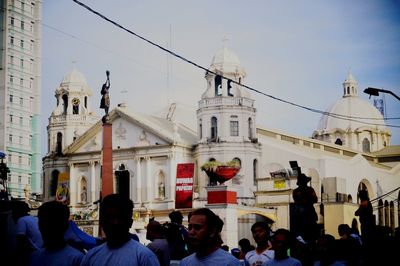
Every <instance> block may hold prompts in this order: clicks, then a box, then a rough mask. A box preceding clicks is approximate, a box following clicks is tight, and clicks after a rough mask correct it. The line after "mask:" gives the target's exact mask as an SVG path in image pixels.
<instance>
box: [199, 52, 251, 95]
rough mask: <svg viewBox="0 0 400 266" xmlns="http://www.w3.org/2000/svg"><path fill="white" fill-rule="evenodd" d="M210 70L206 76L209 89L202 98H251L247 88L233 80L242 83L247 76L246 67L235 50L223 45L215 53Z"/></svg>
mask: <svg viewBox="0 0 400 266" xmlns="http://www.w3.org/2000/svg"><path fill="white" fill-rule="evenodd" d="M209 70H210V72H207V73H206V76H205V78H206V80H207V90H206V92H205V93H204V94H203V95H202V98H211V97H215V96H228V97H234V96H235V97H246V98H250V93H249V92H248V91H247V90H246V89H244V88H242V87H241V86H239V85H237V84H235V83H233V82H232V80H233V81H235V82H237V83H239V84H241V83H242V82H243V79H244V78H245V77H246V72H245V70H244V67H243V66H242V65H241V64H240V61H239V58H238V57H237V55H236V54H235V53H234V52H232V51H231V50H229V49H228V48H226V47H223V48H222V49H221V50H219V51H218V52H217V53H216V54H215V55H214V57H213V59H212V62H211V65H210V68H209ZM211 72H213V73H211ZM221 76H223V77H225V78H227V79H224V78H222V77H221Z"/></svg>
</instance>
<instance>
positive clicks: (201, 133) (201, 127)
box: [199, 119, 203, 139]
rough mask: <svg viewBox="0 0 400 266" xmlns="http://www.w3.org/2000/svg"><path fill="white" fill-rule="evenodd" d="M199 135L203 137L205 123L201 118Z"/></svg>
mask: <svg viewBox="0 0 400 266" xmlns="http://www.w3.org/2000/svg"><path fill="white" fill-rule="evenodd" d="M199 137H200V139H202V138H203V123H202V120H201V119H200V120H199Z"/></svg>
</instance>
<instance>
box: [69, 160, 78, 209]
mask: <svg viewBox="0 0 400 266" xmlns="http://www.w3.org/2000/svg"><path fill="white" fill-rule="evenodd" d="M68 166H69V201H70V205H71V206H73V207H74V206H75V205H76V193H77V191H76V188H77V181H78V180H77V178H76V173H75V167H74V164H73V163H69V164H68Z"/></svg>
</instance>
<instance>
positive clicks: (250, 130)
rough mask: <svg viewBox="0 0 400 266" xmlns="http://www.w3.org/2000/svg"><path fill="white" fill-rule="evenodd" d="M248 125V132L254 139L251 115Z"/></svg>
mask: <svg viewBox="0 0 400 266" xmlns="http://www.w3.org/2000/svg"><path fill="white" fill-rule="evenodd" d="M248 126H249V132H248V134H249V139H252V138H253V120H252V119H251V117H249V120H248Z"/></svg>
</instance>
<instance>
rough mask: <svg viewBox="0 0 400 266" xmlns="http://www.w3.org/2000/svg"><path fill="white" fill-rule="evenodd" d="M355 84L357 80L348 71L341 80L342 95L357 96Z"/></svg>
mask: <svg viewBox="0 0 400 266" xmlns="http://www.w3.org/2000/svg"><path fill="white" fill-rule="evenodd" d="M357 85H358V84H357V81H356V80H355V79H354V77H353V75H352V74H351V72H349V74H348V75H347V78H346V80H345V81H344V82H343V97H349V96H358V92H357V89H358V88H357Z"/></svg>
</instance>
